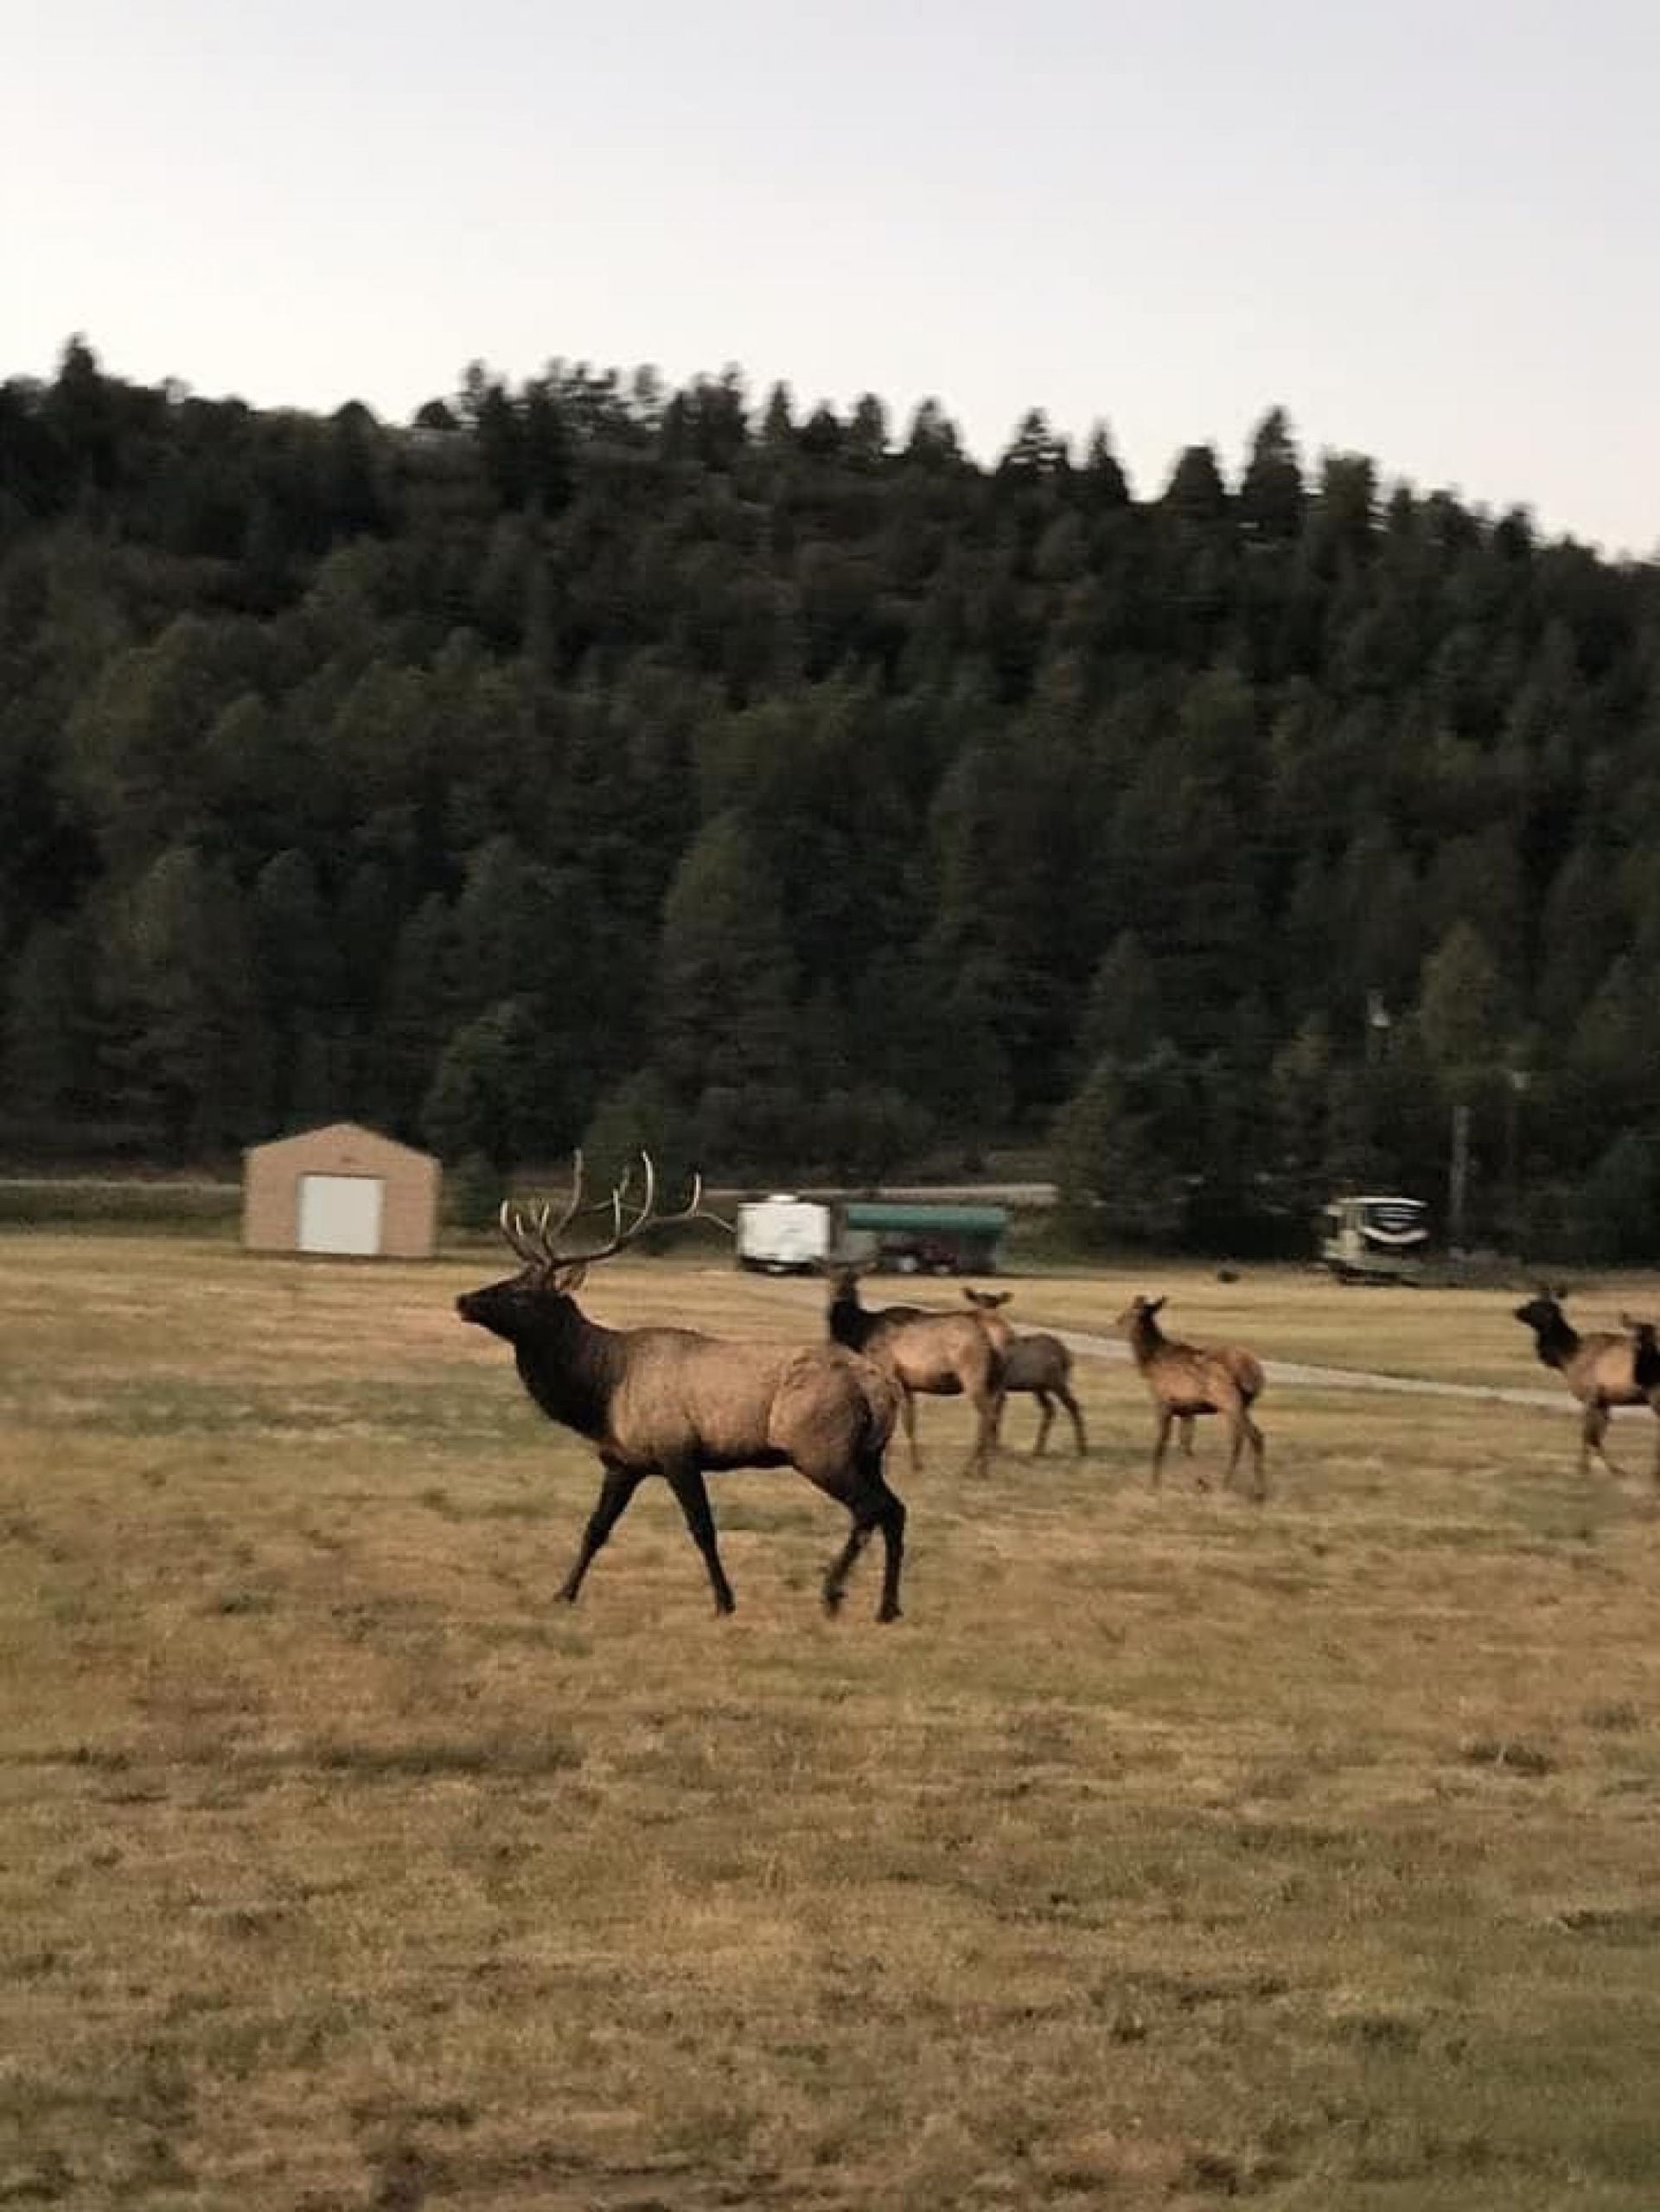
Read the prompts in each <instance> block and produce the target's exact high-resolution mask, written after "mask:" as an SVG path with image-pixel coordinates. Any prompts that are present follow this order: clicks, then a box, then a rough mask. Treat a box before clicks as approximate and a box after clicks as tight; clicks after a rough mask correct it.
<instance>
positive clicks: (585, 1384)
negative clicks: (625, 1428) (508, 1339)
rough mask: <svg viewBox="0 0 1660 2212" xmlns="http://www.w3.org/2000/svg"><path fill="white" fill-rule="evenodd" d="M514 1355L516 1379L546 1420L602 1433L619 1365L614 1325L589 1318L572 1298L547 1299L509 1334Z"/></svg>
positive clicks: (594, 1434) (592, 1435)
mask: <svg viewBox="0 0 1660 2212" xmlns="http://www.w3.org/2000/svg"><path fill="white" fill-rule="evenodd" d="M513 1357H514V1365H515V1366H516V1367H517V1368H518V1370H519V1378H520V1381H521V1382H522V1383H523V1384H524V1386H525V1388H526V1389H527V1391H528V1392H529V1393H530V1394H531V1396H532V1397H533V1399H535V1400H536V1403H537V1404H538V1405H539V1406H540V1407H541V1409H542V1411H543V1412H544V1413H546V1415H547V1417H548V1418H549V1419H550V1420H553V1421H559V1422H560V1423H562V1424H563V1425H564V1426H565V1427H566V1428H567V1429H574V1430H575V1431H576V1432H577V1434H578V1436H583V1437H589V1438H591V1439H595V1440H597V1439H598V1438H600V1437H603V1435H604V1434H605V1431H606V1426H607V1415H608V1413H609V1411H610V1403H611V1399H612V1398H613V1396H614V1395H615V1394H616V1387H617V1385H618V1383H619V1382H620V1381H621V1380H622V1375H623V1365H624V1359H623V1340H622V1338H621V1337H620V1336H619V1335H618V1334H617V1332H616V1329H602V1328H601V1327H600V1325H599V1323H597V1322H593V1321H590V1320H589V1318H588V1316H587V1315H586V1314H585V1313H584V1312H583V1310H582V1309H581V1308H580V1307H579V1306H578V1304H577V1302H576V1300H575V1299H574V1298H571V1297H561V1298H554V1299H550V1300H549V1301H548V1303H547V1304H546V1306H545V1307H544V1308H543V1309H542V1310H541V1311H540V1313H538V1315H537V1316H536V1317H535V1320H534V1322H533V1324H532V1325H531V1326H530V1327H529V1328H528V1329H526V1330H525V1332H524V1334H523V1335H520V1336H518V1337H516V1338H515V1339H514V1347H513Z"/></svg>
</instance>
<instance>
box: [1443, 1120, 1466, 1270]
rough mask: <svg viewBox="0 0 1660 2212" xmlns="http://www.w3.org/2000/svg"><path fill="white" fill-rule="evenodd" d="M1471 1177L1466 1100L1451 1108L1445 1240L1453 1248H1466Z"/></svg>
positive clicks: (1455, 1249)
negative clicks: (1467, 1193)
mask: <svg viewBox="0 0 1660 2212" xmlns="http://www.w3.org/2000/svg"><path fill="white" fill-rule="evenodd" d="M1469 1181H1470V1108H1469V1106H1468V1105H1467V1104H1466V1103H1465V1102H1463V1101H1460V1103H1459V1105H1457V1106H1454V1107H1453V1109H1452V1157H1451V1158H1450V1159H1449V1160H1448V1162H1447V1167H1446V1240H1447V1243H1448V1244H1449V1246H1452V1249H1453V1250H1454V1251H1462V1250H1463V1248H1464V1214H1465V1191H1466V1189H1467V1188H1468V1185H1469Z"/></svg>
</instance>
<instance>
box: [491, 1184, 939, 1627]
mask: <svg viewBox="0 0 1660 2212" xmlns="http://www.w3.org/2000/svg"><path fill="white" fill-rule="evenodd" d="M641 1157H642V1160H643V1161H644V1167H645V1174H644V1183H643V1191H644V1195H643V1197H642V1200H641V1202H640V1204H639V1205H638V1207H637V1208H633V1209H632V1218H630V1219H629V1221H627V1222H626V1223H625V1222H624V1219H623V1215H624V1192H625V1189H626V1185H622V1186H619V1187H618V1188H617V1189H615V1190H614V1191H613V1192H612V1194H611V1197H610V1212H611V1214H612V1227H613V1233H612V1235H611V1237H610V1240H609V1241H608V1242H607V1243H605V1244H603V1245H601V1246H599V1247H597V1249H596V1250H594V1251H591V1252H584V1253H566V1252H561V1251H560V1250H559V1237H560V1236H561V1234H562V1233H564V1232H565V1229H566V1228H568V1227H569V1226H570V1224H571V1221H572V1220H573V1219H574V1218H575V1216H576V1214H578V1212H579V1211H580V1210H581V1208H582V1155H581V1154H580V1153H578V1155H577V1156H576V1164H575V1172H574V1175H573V1177H572V1187H571V1195H570V1199H569V1201H568V1202H567V1203H566V1205H565V1210H564V1212H563V1213H562V1214H560V1215H559V1220H558V1221H550V1220H549V1218H548V1216H549V1209H548V1208H546V1207H543V1208H541V1209H540V1214H539V1215H538V1217H537V1219H536V1221H534V1222H533V1223H527V1222H526V1221H525V1220H524V1219H523V1218H522V1217H521V1216H520V1214H518V1213H517V1212H516V1211H515V1210H514V1209H513V1208H510V1207H509V1206H508V1205H506V1204H505V1203H504V1204H503V1206H502V1208H501V1230H502V1233H503V1234H504V1235H505V1237H506V1238H507V1240H508V1244H509V1245H511V1246H512V1247H513V1250H514V1253H516V1254H517V1255H518V1257H519V1258H520V1259H521V1260H522V1261H523V1262H524V1265H523V1267H522V1268H521V1270H520V1272H519V1273H518V1274H517V1275H513V1276H509V1277H508V1278H507V1279H506V1280H505V1281H503V1282H500V1283H492V1284H488V1286H487V1287H486V1288H484V1289H483V1290H479V1291H467V1292H466V1293H464V1294H463V1296H462V1297H458V1298H457V1299H456V1310H457V1311H458V1312H459V1313H460V1315H461V1317H462V1319H463V1321H469V1322H474V1323H476V1324H477V1325H478V1326H479V1327H480V1328H482V1329H490V1330H492V1331H493V1332H494V1333H495V1335H498V1336H501V1337H502V1338H504V1339H505V1340H506V1341H507V1342H508V1343H509V1344H511V1345H512V1347H513V1351H514V1361H515V1363H516V1365H517V1367H518V1369H519V1374H520V1380H522V1382H523V1383H524V1385H525V1387H526V1389H527V1390H528V1391H529V1393H530V1394H531V1396H532V1397H533V1399H535V1401H536V1403H537V1404H538V1405H539V1406H540V1407H541V1409H542V1411H543V1412H545V1413H546V1414H547V1415H548V1417H549V1418H550V1419H552V1420H555V1421H558V1422H559V1423H560V1424H561V1425H563V1426H564V1427H565V1428H568V1429H573V1430H575V1431H576V1432H577V1433H578V1435H579V1436H584V1437H589V1438H590V1439H591V1441H592V1443H593V1444H595V1445H596V1446H597V1448H598V1452H599V1457H600V1460H601V1463H603V1467H604V1469H605V1476H604V1480H603V1482H602V1483H601V1485H600V1492H599V1501H598V1503H597V1505H596V1506H595V1508H594V1510H593V1513H592V1514H591V1516H590V1518H589V1521H588V1525H587V1527H586V1528H585V1529H584V1532H583V1538H582V1545H581V1548H580V1550H579V1551H578V1554H577V1559H576V1563H575V1565H573V1566H572V1567H571V1571H570V1573H569V1574H568V1575H567V1576H566V1577H565V1584H564V1586H563V1588H562V1589H561V1590H560V1592H559V1595H560V1596H561V1597H564V1598H566V1599H568V1600H570V1601H571V1602H573V1603H574V1601H575V1598H576V1596H577V1592H578V1590H580V1589H581V1587H582V1581H583V1577H584V1575H585V1574H586V1573H587V1571H588V1569H589V1565H590V1564H591V1561H592V1559H593V1557H594V1554H595V1553H596V1552H597V1551H598V1550H599V1548H600V1546H601V1545H602V1544H603V1543H604V1541H605V1539H606V1538H607V1537H608V1536H609V1535H610V1533H611V1530H612V1529H613V1528H614V1527H616V1523H617V1521H618V1520H620V1518H621V1517H622V1515H623V1512H624V1510H625V1508H627V1506H628V1503H629V1500H630V1499H631V1498H632V1497H633V1495H634V1493H635V1489H636V1488H638V1487H639V1485H640V1483H641V1482H642V1481H643V1480H644V1478H645V1477H646V1476H648V1475H661V1476H662V1478H663V1480H664V1481H665V1482H667V1484H668V1487H669V1488H670V1489H671V1490H673V1492H674V1496H675V1498H676V1500H677V1501H678V1502H679V1505H680V1511H681V1512H682V1513H683V1514H685V1516H686V1527H687V1528H688V1529H689V1530H690V1531H691V1533H692V1538H693V1542H694V1543H695V1544H696V1545H697V1547H698V1549H699V1552H702V1554H703V1558H704V1562H705V1565H706V1566H707V1568H708V1571H709V1581H710V1584H711V1587H712V1589H713V1590H714V1594H715V1605H716V1609H717V1610H718V1611H719V1612H722V1613H730V1612H731V1610H732V1607H733V1603H734V1600H733V1597H732V1590H731V1584H730V1583H729V1582H728V1581H727V1579H726V1574H725V1569H724V1567H723V1566H722V1565H721V1561H720V1551H719V1546H718V1543H717V1541H716V1537H715V1523H714V1517H713V1515H712V1513H711V1512H710V1509H709V1494H708V1491H707V1489H706V1487H705V1484H704V1476H706V1474H713V1473H717V1472H719V1471H721V1470H723V1469H727V1468H733V1467H786V1466H788V1467H794V1468H795V1469H798V1470H799V1471H800V1472H801V1474H803V1475H805V1476H806V1477H807V1479H808V1482H812V1483H814V1484H816V1485H817V1487H818V1488H820V1490H823V1491H824V1492H825V1493H826V1495H827V1496H830V1497H833V1498H834V1499H835V1500H836V1501H838V1503H840V1504H841V1505H843V1506H845V1507H846V1509H847V1511H848V1513H849V1514H851V1516H852V1523H853V1526H852V1533H851V1534H850V1535H849V1537H848V1539H847V1541H846V1545H845V1546H843V1548H842V1550H841V1551H840V1553H839V1554H838V1555H837V1557H836V1559H834V1561H833V1563H832V1565H831V1566H830V1569H829V1571H828V1572H827V1575H826V1577H825V1580H824V1602H825V1604H826V1606H827V1608H828V1609H829V1610H830V1611H832V1612H834V1611H835V1610H836V1609H837V1608H838V1607H839V1606H840V1603H841V1600H842V1596H843V1592H844V1588H845V1585H846V1579H847V1575H848V1571H849V1570H850V1569H851V1568H852V1565H853V1562H854V1561H855V1560H856V1559H858V1557H859V1553H860V1552H862V1551H863V1550H864V1548H865V1544H866V1542H867V1541H868V1540H869V1538H870V1535H871V1532H872V1529H877V1528H879V1529H880V1530H881V1532H882V1542H883V1547H884V1566H883V1576H882V1598H881V1603H880V1606H879V1607H878V1613H877V1618H878V1620H882V1621H897V1619H898V1617H899V1573H900V1565H901V1562H902V1560H903V1554H904V1530H905V1508H904V1507H903V1504H902V1502H901V1501H900V1500H899V1499H898V1498H897V1496H896V1495H895V1494H894V1493H893V1491H891V1489H890V1488H888V1485H887V1482H886V1480H885V1478H884V1474H883V1466H882V1463H883V1456H884V1452H885V1451H886V1449H887V1445H888V1443H889V1440H890V1438H891V1436H892V1434H893V1425H894V1422H895V1420H896V1418H897V1415H898V1411H899V1404H900V1393H898V1391H897V1389H896V1388H895V1387H894V1386H893V1384H892V1383H891V1380H889V1378H888V1377H887V1376H886V1375H885V1374H883V1373H882V1372H881V1370H880V1369H879V1368H878V1367H876V1366H874V1365H873V1364H872V1362H871V1361H867V1360H862V1359H859V1358H858V1357H856V1356H855V1355H852V1354H851V1353H848V1352H846V1351H844V1350H842V1349H840V1348H839V1347H837V1346H835V1345H831V1344H813V1345H808V1346H805V1347H803V1346H798V1345H797V1346H793V1345H787V1344H768V1343H741V1342H728V1341H726V1340H724V1339H722V1338H719V1337H714V1336H706V1335H700V1334H699V1332H698V1331H696V1330H694V1329H603V1328H601V1327H599V1326H598V1325H597V1323H594V1322H591V1321H590V1320H589V1319H588V1317H587V1316H586V1315H585V1314H584V1313H583V1312H582V1311H581V1310H580V1309H579V1308H578V1304H577V1302H576V1297H575V1293H576V1291H577V1290H578V1286H579V1285H580V1284H581V1281H582V1278H583V1274H584V1270H585V1269H587V1268H588V1267H590V1266H591V1265H593V1264H594V1263H595V1262H596V1261H597V1260H601V1259H610V1257H611V1255H612V1254H613V1253H617V1252H621V1251H622V1250H623V1248H624V1246H627V1245H629V1244H632V1243H633V1242H634V1241H635V1239H636V1238H637V1237H638V1236H640V1235H641V1234H642V1232H643V1231H644V1230H646V1229H647V1228H648V1227H652V1226H654V1224H655V1225H656V1226H661V1223H662V1222H663V1221H685V1220H689V1219H690V1218H691V1217H692V1215H693V1214H695V1213H697V1211H698V1210H699V1200H700V1197H701V1189H702V1186H701V1184H700V1183H699V1182H697V1181H696V1180H695V1179H694V1182H693V1194H692V1202H691V1204H690V1205H689V1206H687V1207H685V1208H682V1209H681V1211H680V1213H678V1214H667V1215H661V1216H654V1197H655V1191H656V1178H655V1172H654V1169H653V1167H652V1163H651V1160H650V1157H649V1156H648V1155H646V1154H643V1153H642V1156H641Z"/></svg>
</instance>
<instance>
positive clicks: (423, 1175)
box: [242, 1121, 443, 1259]
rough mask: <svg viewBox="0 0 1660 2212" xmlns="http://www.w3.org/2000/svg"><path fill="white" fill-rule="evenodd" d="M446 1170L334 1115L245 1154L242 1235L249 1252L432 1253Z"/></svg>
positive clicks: (381, 1256)
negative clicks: (319, 1125)
mask: <svg viewBox="0 0 1660 2212" xmlns="http://www.w3.org/2000/svg"><path fill="white" fill-rule="evenodd" d="M442 1182H443V1170H441V1168H440V1167H439V1165H438V1163H437V1160H435V1159H434V1158H433V1157H432V1156H431V1153H430V1152H418V1151H415V1150H414V1149H413V1148H412V1146H411V1145H408V1144H399V1143H398V1142H397V1141H396V1140H395V1139H394V1138H391V1137H382V1136H380V1135H378V1134H377V1132H376V1131H374V1130H373V1129H363V1128H361V1127H360V1126H359V1125H358V1124H357V1123H356V1122H354V1121H331V1122H330V1123H329V1125H328V1126H327V1127H326V1128H323V1129H306V1130H302V1131H300V1133H299V1134H298V1135H297V1136H294V1137H279V1138H276V1139H275V1140H274V1141H273V1142H272V1143H271V1144H252V1145H250V1146H249V1147H248V1150H247V1151H246V1152H245V1153H244V1155H243V1175H242V1241H243V1243H244V1245H245V1246H246V1247H247V1249H248V1250H249V1251H250V1252H312V1253H338V1254H349V1255H352V1256H354V1257H361V1258H366V1259H367V1258H379V1259H431V1256H432V1253H433V1252H434V1251H435V1250H436V1249H437V1240H438V1194H439V1190H440V1188H441V1185H442Z"/></svg>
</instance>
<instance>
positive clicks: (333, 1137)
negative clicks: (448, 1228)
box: [242, 1121, 433, 1166]
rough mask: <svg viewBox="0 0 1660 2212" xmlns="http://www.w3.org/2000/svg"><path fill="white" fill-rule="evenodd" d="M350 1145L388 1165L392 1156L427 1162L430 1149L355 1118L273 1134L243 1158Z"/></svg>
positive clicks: (247, 1151)
mask: <svg viewBox="0 0 1660 2212" xmlns="http://www.w3.org/2000/svg"><path fill="white" fill-rule="evenodd" d="M342 1145H349V1146H350V1147H351V1148H352V1149H353V1151H360V1152H367V1153H369V1154H371V1155H373V1157H377V1158H380V1159H382V1160H385V1161H386V1162H387V1163H388V1165H390V1164H391V1163H392V1161H393V1160H394V1159H402V1160H418V1161H419V1162H420V1163H422V1165H423V1166H426V1165H430V1164H431V1160H432V1157H433V1156H432V1154H431V1152H421V1151H417V1150H416V1148H415V1147H414V1145H412V1144H399V1141H398V1139H397V1138H395V1137H383V1136H382V1135H381V1133H380V1131H379V1130H378V1129H366V1128H365V1127H364V1126H363V1125H362V1123H361V1122H358V1121H327V1122H323V1123H322V1124H321V1125H320V1126H318V1127H317V1128H316V1129H297V1130H296V1131H295V1132H294V1133H293V1135H292V1136H291V1137H273V1138H271V1140H270V1141H269V1143H267V1144H250V1145H248V1146H246V1148H245V1150H244V1151H243V1155H242V1157H243V1158H244V1160H246V1161H248V1162H250V1163H251V1162H252V1161H254V1160H259V1161H262V1162H263V1161H267V1160H271V1159H273V1158H275V1157H278V1155H280V1154H281V1153H283V1152H284V1151H291V1150H294V1151H330V1150H333V1149H335V1148H336V1147H339V1146H342Z"/></svg>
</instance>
